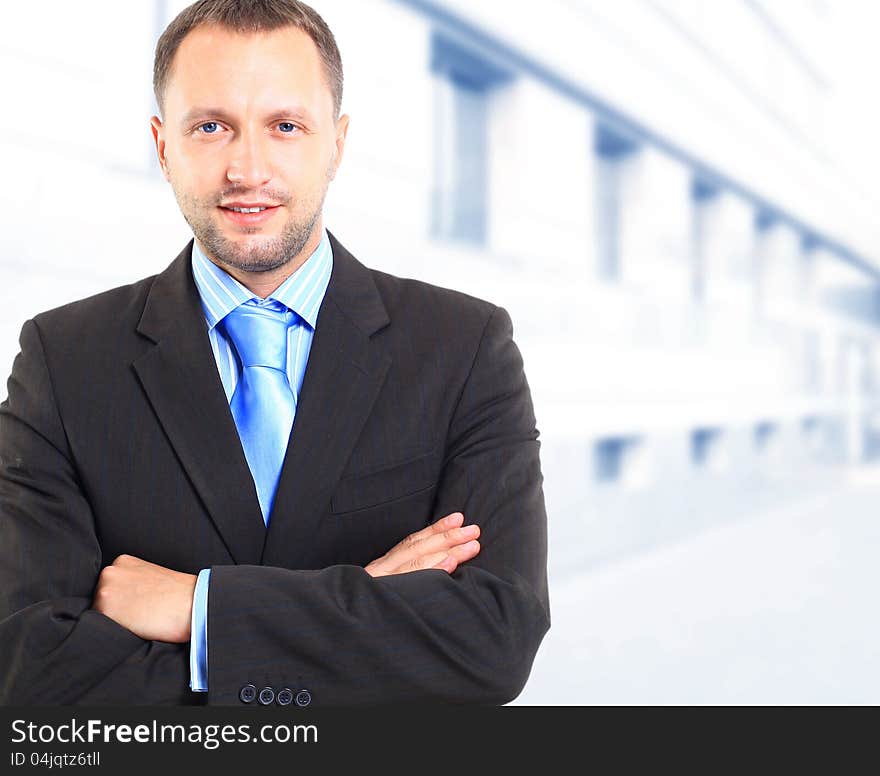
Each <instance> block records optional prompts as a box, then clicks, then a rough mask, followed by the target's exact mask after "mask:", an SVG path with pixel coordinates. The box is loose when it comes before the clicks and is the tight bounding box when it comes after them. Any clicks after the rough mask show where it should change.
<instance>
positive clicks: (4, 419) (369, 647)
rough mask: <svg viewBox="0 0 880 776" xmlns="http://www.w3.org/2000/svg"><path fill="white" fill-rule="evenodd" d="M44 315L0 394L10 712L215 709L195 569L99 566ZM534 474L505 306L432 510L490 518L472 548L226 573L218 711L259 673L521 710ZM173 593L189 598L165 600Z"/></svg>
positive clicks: (537, 597)
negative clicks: (192, 680) (192, 627)
mask: <svg viewBox="0 0 880 776" xmlns="http://www.w3.org/2000/svg"><path fill="white" fill-rule="evenodd" d="M39 324H40V319H39V317H38V319H37V321H36V322H34V321H29V322H28V323H26V324H25V326H24V328H23V330H22V335H21V353H20V354H19V356H18V357H17V358H16V362H15V365H14V367H13V372H12V376H11V377H10V380H9V398H8V400H7V401H6V402H4V403H3V405H0V703H4V704H30V703H40V704H68V703H91V704H132V703H134V704H186V703H194V702H204V700H202V699H200V698H197V696H195V695H194V694H193V693H191V692H190V691H189V689H188V687H189V677H190V671H189V645H188V644H186V643H185V641H186V639H187V638H188V634H187V631H188V628H189V618H188V611H189V610H188V608H187V607H188V606H189V605H190V603H189V602H191V599H192V589H191V585H192V579H191V578H190V576H191V575H180V576H174V575H176V574H178V572H176V571H170V570H166V569H162V567H160V566H155V564H147V563H145V562H144V561H141V560H138V559H133V558H131V557H126V556H122V557H120V558H118V559H116V562H115V563H114V564H112V565H111V566H110V567H108V568H105V567H104V566H105V563H106V562H105V561H104V560H103V557H102V547H101V541H100V539H99V537H98V535H97V533H96V529H95V518H94V514H93V512H92V505H91V503H90V498H89V494H88V493H86V492H85V490H84V488H83V486H82V480H81V478H80V476H79V472H78V470H77V464H76V456H75V455H74V453H73V451H72V448H71V442H70V440H69V439H68V436H67V433H66V430H65V423H64V420H63V418H62V415H61V412H60V410H59V404H60V403H59V401H58V397H57V396H56V395H55V393H54V391H55V383H54V382H53V374H52V362H53V358H52V355H53V353H52V352H50V351H51V347H50V346H49V345H50V340H49V339H46V340H45V341H44V337H45V333H41V329H40V325H39ZM47 354H48V355H47ZM56 357H57V358H60V356H57V351H56ZM541 481H542V478H541V473H540V465H539V461H538V442H537V432H536V431H535V428H534V415H533V412H532V406H531V400H530V398H529V392H528V387H527V384H526V381H525V377H524V374H523V372H522V361H521V358H520V356H519V352H518V350H517V348H516V346H515V345H514V344H513V341H512V338H511V325H510V319H509V317H508V316H507V314H506V313H505V312H504V311H503V310H501V309H500V308H498V309H496V311H495V313H494V314H493V315H492V316H491V317H490V319H489V320H488V322H487V323H486V326H485V331H484V333H483V336H482V340H481V342H480V344H479V348H478V351H477V354H476V356H475V358H474V362H473V366H472V368H471V372H470V374H469V376H468V379H467V383H466V385H465V387H464V389H463V392H462V395H461V398H460V400H459V402H458V404H457V406H456V410H455V414H454V416H453V418H452V420H451V424H450V427H449V431H448V434H447V443H446V448H445V455H444V466H443V471H442V475H441V478H440V481H439V482H438V485H437V491H436V496H435V498H434V501H433V506H432V512H433V514H434V515H435V516H441V515H450V514H453V513H460V514H463V515H466V516H467V517H468V519H470V520H473V521H474V522H476V523H478V524H479V530H480V536H479V551H478V552H477V553H475V554H469V553H474V552H475V548H472V549H470V550H462V549H461V547H462V546H463V542H462V541H461V540H462V539H464V538H465V537H463V536H461V535H459V534H456V533H454V532H453V533H451V534H450V535H448V536H443V534H442V531H441V530H440V529H439V526H436V524H435V526H434V528H437V532H435V531H434V528H432V527H430V526H429V528H428V529H426V530H427V531H428V534H425V535H423V536H422V537H421V538H420V539H418V540H415V541H414V540H413V539H408V540H407V541H405V542H404V546H403V547H401V546H398V547H396V548H392V550H391V551H390V552H389V553H387V554H386V555H385V556H383V558H377V559H376V560H374V561H373V562H372V563H370V564H368V566H367V567H366V568H364V567H360V566H354V565H348V564H340V565H334V566H328V567H326V568H322V569H314V570H295V569H287V568H280V567H274V566H249V565H226V566H213V567H212V571H211V582H210V595H209V598H208V628H209V633H208V646H209V650H208V667H209V683H208V687H209V692H208V693H207V696H208V698H207V702H208V703H211V704H221V705H223V704H233V705H238V704H239V703H240V700H239V697H238V694H239V690H240V688H241V686H242V685H243V684H245V683H246V682H248V681H252V682H253V683H255V684H257V685H258V686H260V684H261V683H262V684H265V685H269V686H276V687H278V686H293V685H296V686H299V687H307V688H308V689H309V690H310V692H311V694H312V697H313V699H314V703H315V704H319V705H322V706H323V705H354V704H364V703H367V704H376V703H398V702H426V701H427V702H452V703H464V702H469V703H482V704H498V703H505V702H508V701H509V700H511V699H512V698H514V697H515V696H516V695H517V694H518V693H519V692H520V691H521V689H522V686H523V685H524V683H525V681H526V679H527V677H528V674H529V671H530V670H531V665H532V661H533V659H534V655H535V653H536V652H537V649H538V646H539V644H540V642H541V639H542V638H543V635H544V633H545V632H546V630H547V628H548V627H549V607H548V598H547V587H546V516H545V513H544V505H543V495H542V492H541ZM117 487H124V483H122V484H117ZM426 522H427V521H426ZM452 528H453V529H454V528H455V526H453V527H452ZM437 537H440V538H439V539H438V538H437ZM467 541H471V539H468V540H467ZM407 542H409V546H408V548H407ZM429 542H430V543H429ZM419 545H420V546H419ZM464 546H466V544H465V545H464ZM413 551H414V552H413ZM407 553H409V554H407ZM441 553H442V554H451V555H452V557H451V559H450V558H445V559H444V558H441V557H440V554H441ZM460 553H464V554H463V555H460ZM414 560H415V561H416V565H418V566H419V568H418V570H416V569H409V568H407V565H406V564H407V563H412V562H413V561H414ZM453 561H455V563H456V566H455V568H452V569H450V567H449V566H450V565H451V564H452V562H453ZM444 563H445V564H446V565H444ZM420 564H421V565H420ZM102 569H103V570H102ZM113 569H115V570H113ZM404 571H411V572H412V573H401V572H404ZM171 588H173V589H174V591H175V592H174V593H173V594H171V598H172V599H173V600H174V601H175V602H176V603H174V604H171V603H168V604H167V605H166V604H163V605H162V606H158V607H156V606H153V603H154V601H155V599H157V598H159V597H162V598H163V600H164V596H165V594H166V592H167V590H168V589H171ZM169 600H170V599H169ZM154 615H158V616H155V618H154ZM165 628H168V631H165V630H164V629H165ZM159 636H161V637H163V638H159ZM194 699H195V700H194Z"/></svg>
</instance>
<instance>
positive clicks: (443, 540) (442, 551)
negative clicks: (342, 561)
mask: <svg viewBox="0 0 880 776" xmlns="http://www.w3.org/2000/svg"><path fill="white" fill-rule="evenodd" d="M463 522H464V515H463V514H462V513H461V512H453V513H452V514H451V515H446V517H441V518H440V519H439V520H438V521H437V522H436V523H433V524H431V525H429V526H428V527H427V528H423V529H422V530H421V531H418V532H417V533H414V534H410V535H409V536H407V537H406V539H404V540H403V541H402V542H400V543H399V544H396V545H394V547H392V548H391V549H390V550H389V551H388V552H386V553H385V554H384V555H383V556H382V557H381V558H377V559H376V560H374V561H373V562H372V563H370V564H369V565H368V566H366V572H367V573H368V574H369V575H370V576H373V577H384V576H387V575H389V574H406V573H408V572H410V571H420V570H422V569H442V570H443V571H446V572H447V573H449V574H451V573H452V572H453V571H455V569H456V568H457V567H458V565H459V564H460V563H464V562H465V561H468V560H470V559H471V558H474V557H476V555H477V553H479V551H480V543H479V542H478V541H477V540H476V539H477V537H478V536H479V535H480V527H479V526H478V525H468V526H465V527H464V528H462V527H461V524H462V523H463Z"/></svg>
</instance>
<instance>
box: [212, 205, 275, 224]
mask: <svg viewBox="0 0 880 776" xmlns="http://www.w3.org/2000/svg"><path fill="white" fill-rule="evenodd" d="M279 207H280V205H270V204H268V203H262V202H254V203H250V202H230V203H228V204H226V205H220V210H222V211H223V214H224V215H225V216H226V218H228V219H229V220H230V221H232V223H234V224H237V225H239V226H258V225H260V224H263V223H265V222H266V221H268V220H269V219H270V218H271V217H272V216H273V215H274V214H275V211H276V210H278V208H279Z"/></svg>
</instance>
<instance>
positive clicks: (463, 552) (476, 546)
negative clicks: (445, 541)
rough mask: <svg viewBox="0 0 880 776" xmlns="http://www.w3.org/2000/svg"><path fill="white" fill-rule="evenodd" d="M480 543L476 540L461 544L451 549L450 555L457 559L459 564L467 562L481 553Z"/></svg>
mask: <svg viewBox="0 0 880 776" xmlns="http://www.w3.org/2000/svg"><path fill="white" fill-rule="evenodd" d="M480 549H481V548H480V543H479V542H478V541H476V540H474V541H470V542H466V543H465V544H459V545H457V546H456V547H451V548H450V549H449V556H450V557H451V558H454V559H455V562H456V563H457V564H461V563H465V562H467V561H469V560H471V558H476V557H477V555H479V554H480Z"/></svg>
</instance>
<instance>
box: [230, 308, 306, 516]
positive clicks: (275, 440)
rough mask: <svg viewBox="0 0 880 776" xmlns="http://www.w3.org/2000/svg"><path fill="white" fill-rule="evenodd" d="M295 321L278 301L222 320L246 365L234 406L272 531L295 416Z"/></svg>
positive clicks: (235, 311) (243, 367)
mask: <svg viewBox="0 0 880 776" xmlns="http://www.w3.org/2000/svg"><path fill="white" fill-rule="evenodd" d="M295 320H296V313H294V312H292V311H290V310H289V309H288V308H287V307H286V306H285V305H283V304H281V303H280V302H276V301H275V300H266V301H264V302H260V303H259V304H258V305H254V304H247V303H246V304H243V305H240V306H239V307H237V308H235V309H234V310H233V311H232V312H230V313H229V314H228V315H227V316H226V317H225V318H224V319H223V324H224V327H225V330H226V334H227V335H228V336H229V338H230V339H231V340H232V343H233V345H235V349H236V351H237V352H238V356H239V358H240V359H241V365H242V370H241V377H240V378H239V381H238V384H237V385H236V387H235V393H233V395H232V401H231V402H230V405H229V407H230V409H231V410H232V417H233V418H234V419H235V425H236V427H237V428H238V434H239V436H240V437H241V444H242V447H243V448H244V454H245V457H246V458H247V462H248V466H249V467H250V470H251V474H252V475H253V478H254V484H255V485H256V487H257V498H258V499H259V501H260V509H261V510H262V512H263V522H264V523H265V524H266V525H267V526H268V525H269V516H270V513H271V511H272V504H273V503H274V501H275V491H276V490H277V488H278V479H279V477H280V476H281V465H282V463H283V462H284V454H285V453H286V451H287V441H288V439H289V437H290V429H291V428H292V426H293V417H294V415H295V413H296V400H295V398H294V395H293V391H292V390H291V389H290V383H289V382H288V380H287V330H288V328H289V327H290V326H291V324H293V323H294V321H295Z"/></svg>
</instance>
